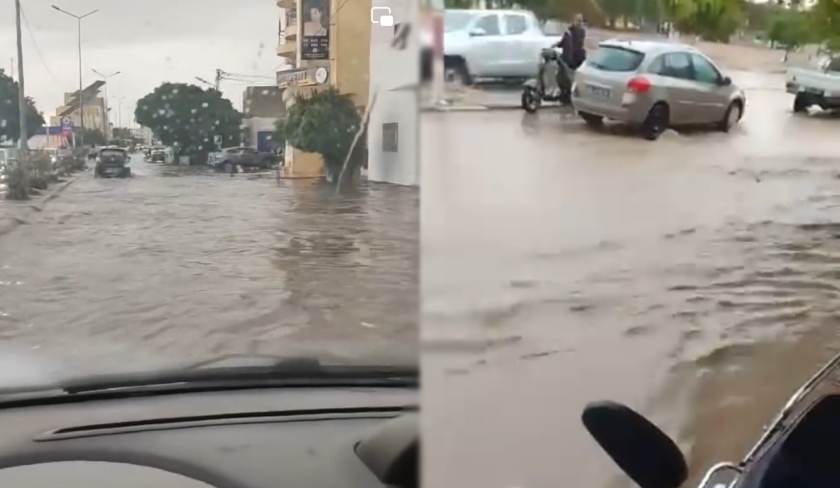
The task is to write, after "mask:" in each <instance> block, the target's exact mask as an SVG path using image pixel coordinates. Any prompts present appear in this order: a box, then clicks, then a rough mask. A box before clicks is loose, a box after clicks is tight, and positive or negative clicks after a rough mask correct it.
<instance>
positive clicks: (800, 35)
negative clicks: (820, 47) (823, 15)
mask: <svg viewBox="0 0 840 488" xmlns="http://www.w3.org/2000/svg"><path fill="white" fill-rule="evenodd" d="M767 39H768V40H769V41H770V42H771V43H773V45H774V46H775V45H779V46H782V47H784V49H785V51H788V52H789V51H792V50H794V49H796V48H798V47H800V46H803V45H805V44H808V43H809V42H811V41H812V40H814V36H813V31H812V30H811V18H810V15H808V14H805V13H802V12H798V11H793V10H786V11H782V12H779V13H777V14H776V15H774V16H773V17H772V18H771V19H770V21H769V25H768V26H767Z"/></svg>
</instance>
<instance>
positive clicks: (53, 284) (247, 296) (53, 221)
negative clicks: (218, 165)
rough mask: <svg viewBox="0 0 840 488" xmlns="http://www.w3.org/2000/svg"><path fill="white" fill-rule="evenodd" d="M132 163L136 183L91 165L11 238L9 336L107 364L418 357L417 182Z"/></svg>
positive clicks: (4, 270)
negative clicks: (344, 187) (360, 181)
mask: <svg viewBox="0 0 840 488" xmlns="http://www.w3.org/2000/svg"><path fill="white" fill-rule="evenodd" d="M132 169H133V171H134V172H135V173H136V175H137V176H136V177H135V178H132V179H129V180H100V179H93V178H89V177H88V175H85V176H83V177H82V178H81V179H80V180H79V181H77V182H76V183H75V184H73V185H72V186H70V187H69V188H68V189H67V190H66V191H65V192H64V193H62V195H61V197H60V198H59V199H58V200H56V201H55V202H53V203H51V204H50V205H49V206H48V207H47V209H46V210H45V211H44V212H43V214H42V215H40V216H39V218H38V222H37V223H35V224H32V225H25V226H22V227H21V228H19V229H18V230H17V231H15V232H14V233H12V234H9V235H7V236H4V237H3V238H2V239H0V283H7V285H4V286H3V290H2V293H0V311H2V314H0V330H2V334H3V341H4V342H6V343H8V344H10V345H13V346H26V347H30V348H38V349H39V350H44V349H46V350H48V352H43V355H45V356H47V355H49V356H56V357H62V358H69V359H83V358H84V356H88V357H97V363H96V364H95V365H92V366H91V367H93V368H98V369H101V368H103V367H105V366H103V365H104V364H108V363H107V359H108V358H111V359H115V358H117V357H118V358H119V363H120V364H121V365H134V364H136V363H138V362H143V363H145V362H151V363H154V364H160V363H161V362H162V361H165V360H178V361H183V360H191V359H194V358H195V359H199V358H206V357H207V356H212V355H217V354H226V353H245V352H253V353H273V354H317V355H319V356H322V357H326V358H327V359H331V360H336V361H350V360H362V361H368V360H370V361H394V360H397V359H402V360H410V359H411V357H412V356H413V355H415V354H416V352H415V351H416V341H417V339H416V337H417V319H416V314H417V308H418V289H417V281H418V276H417V265H418V238H419V237H418V192H417V190H416V189H412V188H402V187H394V186H379V185H373V184H370V185H362V186H360V187H359V188H357V189H356V190H355V191H354V192H352V193H350V194H342V195H336V194H335V192H334V190H333V189H332V188H329V187H324V186H323V185H322V184H320V183H318V182H316V181H315V180H284V181H282V182H279V183H278V182H277V181H275V180H274V178H273V177H271V178H262V177H259V175H246V174H238V175H235V176H233V177H231V176H230V175H226V174H218V173H213V172H209V171H208V170H207V169H206V168H200V167H177V166H175V167H171V166H169V167H167V166H160V165H149V164H145V163H142V162H138V158H136V157H135V159H134V161H133V163H132ZM9 283H19V284H15V285H11V284H9ZM38 354H41V352H39V353H38ZM100 356H104V357H105V360H101V359H99V357H100ZM112 356H113V357H112ZM108 367H111V366H110V365H109V366H108ZM114 367H118V366H116V365H115V366H114Z"/></svg>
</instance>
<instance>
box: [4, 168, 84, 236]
mask: <svg viewBox="0 0 840 488" xmlns="http://www.w3.org/2000/svg"><path fill="white" fill-rule="evenodd" d="M85 173H86V171H81V172H79V173H76V174H74V175H70V176H68V177H66V179H65V180H64V181H62V182H60V183H54V184H53V185H52V186H51V187H49V188H47V189H46V190H42V191H41V194H40V195H33V196H31V197H30V198H29V200H25V201H15V200H5V193H0V236H3V235H6V234H8V233H9V232H12V231H13V230H15V229H17V228H18V226H19V225H22V224H28V223H29V222H30V221H31V220H32V217H33V215H35V214H37V213H39V212H41V211H42V210H43V209H44V207H45V206H46V204H47V203H48V202H50V201H51V200H53V199H55V198H56V197H58V195H59V194H60V193H61V192H62V191H64V190H65V189H66V188H67V187H68V186H70V185H72V184H73V183H74V182H75V181H76V180H77V179H79V178H80V177H81V176H82V175H84V174H85Z"/></svg>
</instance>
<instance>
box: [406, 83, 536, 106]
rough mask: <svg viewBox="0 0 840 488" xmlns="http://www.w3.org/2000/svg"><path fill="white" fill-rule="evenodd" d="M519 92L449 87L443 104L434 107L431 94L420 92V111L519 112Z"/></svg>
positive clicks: (510, 89)
mask: <svg viewBox="0 0 840 488" xmlns="http://www.w3.org/2000/svg"><path fill="white" fill-rule="evenodd" d="M520 97H521V92H520V91H519V90H516V89H514V88H505V89H495V90H493V89H490V90H482V89H478V88H472V87H453V86H449V87H447V89H446V92H445V93H444V100H443V103H441V104H437V105H435V104H434V103H433V101H432V97H431V93H430V92H428V91H427V90H423V91H421V100H422V102H421V108H420V109H421V110H422V111H437V112H466V111H478V110H519V109H521V108H522V104H521V100H520Z"/></svg>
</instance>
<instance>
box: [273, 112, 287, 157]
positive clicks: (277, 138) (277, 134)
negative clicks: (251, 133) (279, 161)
mask: <svg viewBox="0 0 840 488" xmlns="http://www.w3.org/2000/svg"><path fill="white" fill-rule="evenodd" d="M271 145H272V147H274V149H275V150H277V149H282V148H285V147H286V119H277V122H275V123H274V134H272V135H271Z"/></svg>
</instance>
